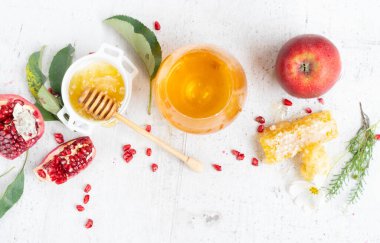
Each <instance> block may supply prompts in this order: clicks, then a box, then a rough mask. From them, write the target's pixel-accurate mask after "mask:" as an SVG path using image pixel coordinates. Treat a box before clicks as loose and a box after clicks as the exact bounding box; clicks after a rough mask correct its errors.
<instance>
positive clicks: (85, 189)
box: [84, 184, 91, 193]
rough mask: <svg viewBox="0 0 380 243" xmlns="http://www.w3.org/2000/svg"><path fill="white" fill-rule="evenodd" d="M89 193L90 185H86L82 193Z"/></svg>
mask: <svg viewBox="0 0 380 243" xmlns="http://www.w3.org/2000/svg"><path fill="white" fill-rule="evenodd" d="M89 191H91V185H90V184H87V185H86V187H85V188H84V192H85V193H88V192H89Z"/></svg>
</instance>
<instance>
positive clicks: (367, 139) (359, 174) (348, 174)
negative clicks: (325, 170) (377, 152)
mask: <svg viewBox="0 0 380 243" xmlns="http://www.w3.org/2000/svg"><path fill="white" fill-rule="evenodd" d="M360 111H361V116H362V126H361V127H360V129H359V130H358V132H357V133H356V135H355V136H354V137H353V138H352V139H351V140H350V141H349V143H348V146H347V151H348V152H349V153H350V154H351V155H352V157H351V158H350V159H349V160H348V161H347V162H346V163H345V165H344V166H343V168H342V169H341V171H340V173H339V174H337V175H334V177H333V179H332V180H331V182H330V184H329V186H328V188H327V198H328V199H331V198H333V197H335V196H336V195H338V194H339V193H340V192H341V190H342V189H343V186H345V185H347V183H348V181H349V180H350V178H352V179H354V180H356V183H355V186H354V187H353V188H352V189H351V191H350V194H349V196H348V203H349V204H352V203H355V202H356V201H357V200H358V199H359V198H360V196H361V194H362V193H363V190H364V184H365V180H364V177H365V176H366V175H367V174H368V168H369V163H370V161H371V159H372V154H373V147H374V145H375V143H376V138H375V128H376V126H370V120H369V117H368V116H367V115H366V114H365V113H364V111H363V108H362V105H361V104H360Z"/></svg>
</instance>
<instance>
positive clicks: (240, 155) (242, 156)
mask: <svg viewBox="0 0 380 243" xmlns="http://www.w3.org/2000/svg"><path fill="white" fill-rule="evenodd" d="M244 157H245V155H244V154H239V155H238V156H236V159H237V160H243V159H244Z"/></svg>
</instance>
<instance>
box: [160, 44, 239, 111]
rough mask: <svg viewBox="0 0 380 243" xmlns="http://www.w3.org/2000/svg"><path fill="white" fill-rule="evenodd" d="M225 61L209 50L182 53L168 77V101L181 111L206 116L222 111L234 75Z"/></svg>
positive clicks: (228, 96)
mask: <svg viewBox="0 0 380 243" xmlns="http://www.w3.org/2000/svg"><path fill="white" fill-rule="evenodd" d="M230 73H231V72H230V70H229V68H228V66H227V64H226V63H225V62H223V61H222V60H220V58H218V57H217V56H215V55H213V54H212V53H210V52H205V51H198V52H190V53H188V54H185V55H184V56H182V57H181V58H180V59H179V60H178V61H177V62H176V64H175V65H174V66H173V67H172V68H171V70H170V72H169V73H168V75H167V78H166V82H167V83H166V92H167V96H168V99H169V101H170V102H171V103H172V105H173V106H174V107H175V108H176V109H177V110H178V111H179V112H180V113H182V114H184V115H186V116H189V117H192V118H206V117H210V116H213V115H215V114H217V113H218V112H220V111H221V110H222V109H223V108H224V107H225V106H226V104H227V103H228V101H229V99H230V96H231V89H232V77H231V74H230Z"/></svg>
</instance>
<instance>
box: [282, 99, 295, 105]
mask: <svg viewBox="0 0 380 243" xmlns="http://www.w3.org/2000/svg"><path fill="white" fill-rule="evenodd" d="M282 104H284V105H285V106H292V105H293V102H291V101H290V100H288V99H283V100H282Z"/></svg>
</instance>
